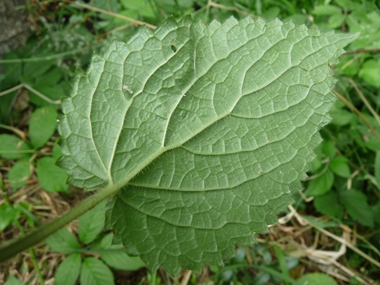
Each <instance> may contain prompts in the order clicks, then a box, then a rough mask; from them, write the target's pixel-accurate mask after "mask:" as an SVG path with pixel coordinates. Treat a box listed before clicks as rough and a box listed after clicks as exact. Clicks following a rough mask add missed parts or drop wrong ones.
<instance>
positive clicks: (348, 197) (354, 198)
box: [339, 189, 374, 228]
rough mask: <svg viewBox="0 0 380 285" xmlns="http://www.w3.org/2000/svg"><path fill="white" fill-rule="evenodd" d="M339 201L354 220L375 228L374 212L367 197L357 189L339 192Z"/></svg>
mask: <svg viewBox="0 0 380 285" xmlns="http://www.w3.org/2000/svg"><path fill="white" fill-rule="evenodd" d="M339 200H340V202H341V203H342V204H343V205H344V206H345V207H346V209H347V212H348V213H349V214H350V216H351V217H352V218H353V219H355V220H359V221H360V222H361V223H362V224H363V225H365V226H368V227H371V228H373V226H374V219H373V218H374V217H373V212H372V209H371V207H370V206H369V205H368V203H367V196H366V195H364V194H363V193H362V192H360V191H358V190H355V189H350V190H344V191H340V192H339Z"/></svg>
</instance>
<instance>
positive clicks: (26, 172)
mask: <svg viewBox="0 0 380 285" xmlns="http://www.w3.org/2000/svg"><path fill="white" fill-rule="evenodd" d="M31 174H32V172H31V169H30V164H29V163H27V162H23V161H18V162H16V163H15V164H14V165H13V166H12V168H11V170H10V171H9V173H8V179H9V184H10V185H11V187H12V189H13V190H17V189H19V188H21V187H22V186H24V185H25V184H26V183H27V182H28V180H29V177H30V175H31Z"/></svg>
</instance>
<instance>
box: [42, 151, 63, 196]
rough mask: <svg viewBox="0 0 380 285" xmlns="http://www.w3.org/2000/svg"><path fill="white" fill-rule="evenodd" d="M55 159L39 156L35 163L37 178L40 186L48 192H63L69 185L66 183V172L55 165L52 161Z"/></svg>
mask: <svg viewBox="0 0 380 285" xmlns="http://www.w3.org/2000/svg"><path fill="white" fill-rule="evenodd" d="M56 160H57V158H55V157H44V158H41V159H40V161H39V162H38V164H37V178H38V182H39V183H40V184H41V187H42V188H43V189H44V190H46V191H48V192H57V191H62V192H65V191H67V190H68V188H69V185H67V184H66V180H67V177H68V175H67V173H66V172H65V171H64V170H63V169H62V168H59V167H58V166H56V165H55V164H54V163H55V161H56Z"/></svg>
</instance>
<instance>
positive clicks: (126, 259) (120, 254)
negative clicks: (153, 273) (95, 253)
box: [92, 233, 145, 270]
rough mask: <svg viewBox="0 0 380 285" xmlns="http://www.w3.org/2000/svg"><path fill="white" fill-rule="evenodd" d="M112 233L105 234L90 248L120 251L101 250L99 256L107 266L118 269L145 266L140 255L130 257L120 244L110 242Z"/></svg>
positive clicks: (135, 268) (134, 268)
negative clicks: (108, 250)
mask: <svg viewBox="0 0 380 285" xmlns="http://www.w3.org/2000/svg"><path fill="white" fill-rule="evenodd" d="M112 238H113V234H112V233H109V234H106V235H105V236H104V237H103V238H102V239H101V240H100V241H99V243H97V244H96V245H95V246H94V247H92V249H100V250H107V249H111V250H115V249H120V251H110V252H101V253H100V257H101V258H102V259H103V260H104V261H105V263H107V264H108V265H109V266H111V267H113V268H115V269H119V270H137V269H140V268H141V267H145V263H144V262H142V260H141V259H140V257H131V256H129V255H127V254H126V252H125V249H124V247H123V246H122V244H112Z"/></svg>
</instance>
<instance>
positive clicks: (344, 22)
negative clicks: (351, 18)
mask: <svg viewBox="0 0 380 285" xmlns="http://www.w3.org/2000/svg"><path fill="white" fill-rule="evenodd" d="M347 12H348V9H347V8H346V9H344V20H343V24H342V33H344V31H345V30H346V20H347Z"/></svg>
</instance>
